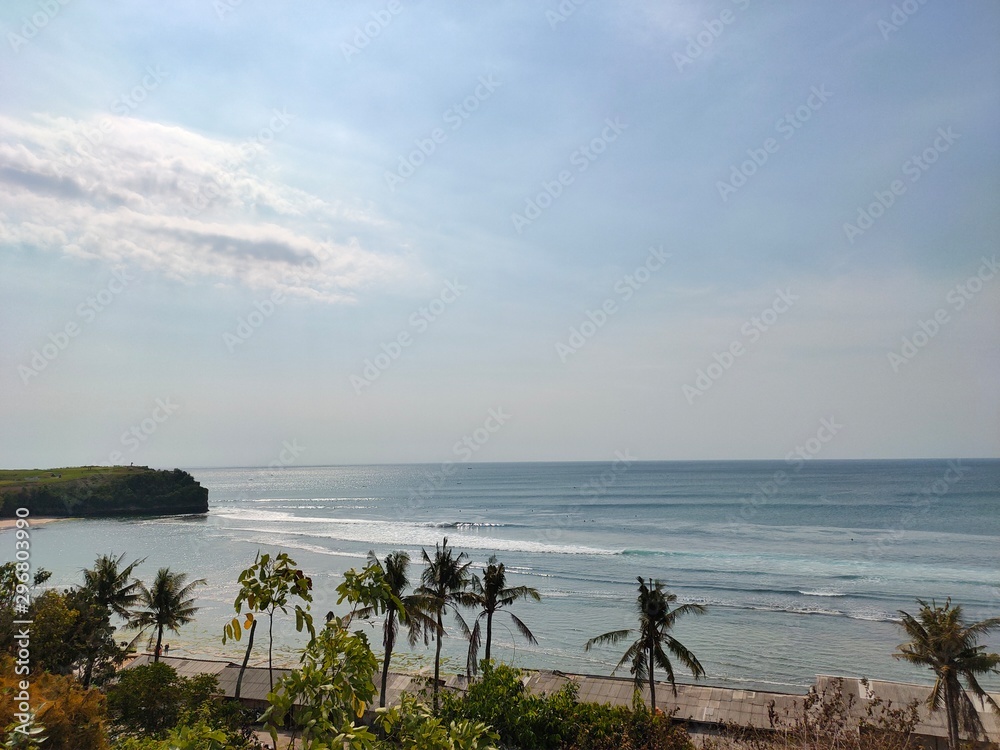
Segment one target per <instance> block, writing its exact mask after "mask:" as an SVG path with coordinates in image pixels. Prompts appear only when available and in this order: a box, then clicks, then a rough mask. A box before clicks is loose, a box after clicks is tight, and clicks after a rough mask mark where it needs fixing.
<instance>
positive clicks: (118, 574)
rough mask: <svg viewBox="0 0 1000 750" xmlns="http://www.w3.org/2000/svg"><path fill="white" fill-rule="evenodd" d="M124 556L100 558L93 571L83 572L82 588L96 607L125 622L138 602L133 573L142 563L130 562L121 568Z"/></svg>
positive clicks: (138, 583) (144, 559) (137, 585)
mask: <svg viewBox="0 0 1000 750" xmlns="http://www.w3.org/2000/svg"><path fill="white" fill-rule="evenodd" d="M124 559H125V553H124V552H123V553H122V554H120V555H118V557H114V556H113V555H100V556H99V557H98V558H97V560H95V561H94V567H93V568H90V569H85V570H84V571H83V587H84V588H85V589H86V590H87V591H88V592H89V593H90V594H91V596H92V597H93V600H94V602H95V603H96V604H98V605H100V606H102V607H104V608H105V609H107V610H108V612H109V613H110V612H113V613H114V614H116V615H118V616H119V617H121V618H123V619H125V620H128V619H129V617H131V615H132V609H133V608H134V607H135V605H136V604H138V602H139V587H140V586H141V585H142V584H141V583H140V582H139V581H138V580H136V579H135V578H133V576H132V573H133V572H134V571H135V569H136V568H137V567H138V566H139V565H141V564H142V563H144V562H145V561H146V558H143V559H142V560H134V561H133V562H131V563H129V564H128V565H126V566H125V567H121V564H122V561H123V560H124Z"/></svg>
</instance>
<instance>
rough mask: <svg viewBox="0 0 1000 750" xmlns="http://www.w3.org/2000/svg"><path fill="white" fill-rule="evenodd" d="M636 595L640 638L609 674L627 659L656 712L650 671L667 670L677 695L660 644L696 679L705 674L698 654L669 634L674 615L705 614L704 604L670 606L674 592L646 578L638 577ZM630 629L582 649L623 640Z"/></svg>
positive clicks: (670, 667)
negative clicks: (646, 690) (656, 669)
mask: <svg viewBox="0 0 1000 750" xmlns="http://www.w3.org/2000/svg"><path fill="white" fill-rule="evenodd" d="M637 580H638V581H639V597H638V599H637V600H636V609H637V610H638V614H639V637H638V638H637V639H636V640H635V641H634V642H633V643H632V645H631V646H629V648H628V650H627V651H626V652H625V654H624V655H623V656H622V658H621V660H620V661H619V662H618V665H617V666H616V667H615V668H614V670H613V671H612V673H611V674H614V673H615V672H617V671H618V669H620V668H621V666H622V665H623V664H625V663H626V662H631V667H630V669H629V671H630V672H632V677H633V679H634V680H635V688H636V690H642V687H643V682H645V681H647V680H648V682H649V703H650V708H651V710H652V711H653V712H654V713H655V712H656V682H655V680H654V678H653V672H654V670H655V668H656V667H660V669H662V670H664V671H665V672H666V673H667V680H668V681H669V682H670V686H671V687H672V688H673V689H674V695H677V685H676V684H675V683H674V667H673V664H671V663H670V657H668V656H667V653H666V651H664V650H663V647H664V646H666V648H667V651H669V652H670V653H671V654H673V655H674V657H676V658H677V660H678V661H680V663H681V664H683V665H684V666H685V667H687V668H688V669H689V670H691V674H692V675H694V677H695V679H697V678H698V677H700V676H702V675H703V674H705V669H704V668H703V667H702V666H701V662H699V661H698V659H697V657H695V655H694V654H693V653H691V652H690V651H688V649H687V648H685V647H684V645H683V644H682V643H681V642H680V641H678V640H677V639H676V638H674V637H673V636H672V635H670V630H671V628H673V626H674V623H676V622H677V618H679V617H681V616H682V615H686V614H688V613H693V614H696V615H701V614H704V613H705V607H703V606H702V605H700V604H682V605H681V606H680V607H677V608H675V609H671V608H670V605H671V604H673V603H674V602H675V601H677V595H676V594H671V593H669V592H668V591H666V589H665V588H664V586H663V584H662V583H660V581H653V580H652V579H650V580H649V582H648V583H647V582H646V581H645V580H643V579H642V577H641V576H640V577H639V578H638V579H637ZM633 632H635V631H633V630H612V631H611V632H610V633H604V634H603V635H599V636H597V637H595V638H591V639H590V640H589V641H587V643H586V645H584V647H583V648H584V651H589V650H590V649H591V647H592V646H595V645H597V644H603V643H618V642H619V641H622V640H625V639H626V638H628V637H629V636H631V635H632V633H633Z"/></svg>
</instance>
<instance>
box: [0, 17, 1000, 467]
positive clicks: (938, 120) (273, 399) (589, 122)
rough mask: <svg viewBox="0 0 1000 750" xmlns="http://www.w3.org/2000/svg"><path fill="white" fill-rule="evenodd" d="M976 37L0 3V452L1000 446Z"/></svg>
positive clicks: (983, 44)
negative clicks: (1, 425)
mask: <svg viewBox="0 0 1000 750" xmlns="http://www.w3.org/2000/svg"><path fill="white" fill-rule="evenodd" d="M998 38H1000V6H998V5H997V4H996V3H995V2H990V1H987V0H982V1H976V0H971V1H970V2H963V3H944V2H940V1H935V0H928V1H926V2H918V0H907V1H906V2H897V3H891V2H873V1H872V0H845V1H843V2H836V3H778V2H763V1H762V0H719V1H718V2H694V1H691V2H688V1H686V0H678V1H677V2H643V3H639V2H621V3H601V2H596V1H595V0H591V1H590V2H586V1H576V0H563V1H562V2H557V1H556V0H527V1H525V2H492V3H431V2H412V3H411V2H405V1H404V0H391V2H382V1H381V0H379V1H377V2H372V3H363V2H358V3H324V2H316V1H312V2H311V1H309V0H296V1H295V2H286V3H265V2H261V0H243V1H242V2H240V1H239V0H216V1H215V2H213V0H188V1H185V0H177V1H176V2H171V3H152V2H114V1H110V0H109V1H107V2H94V1H93V0H34V1H32V0H7V1H6V2H4V4H3V6H2V9H0V421H2V423H3V429H2V431H0V465H2V466H5V467H11V468H13V467H24V468H29V467H47V466H66V465H74V464H113V463H126V464H127V463H133V462H134V463H136V464H143V465H151V466H181V467H185V468H195V467H209V466H265V465H273V466H290V465H323V464H352V463H392V462H428V463H434V464H436V463H444V462H449V461H546V460H593V461H613V460H614V459H615V458H616V456H618V455H619V454H624V455H628V456H630V457H632V458H634V459H639V460H687V459H786V458H789V457H793V456H797V457H800V458H802V459H803V460H805V459H842V458H924V457H997V456H1000V390H998V387H997V386H998V377H997V374H998V373H1000V325H998V323H1000V266H998V265H997V258H998V238H1000V210H998V209H1000V158H998V157H1000V136H998V133H1000V130H998V127H997V125H998V122H1000V118H998V114H1000V99H998V94H1000V53H998V52H997V47H996V39H998Z"/></svg>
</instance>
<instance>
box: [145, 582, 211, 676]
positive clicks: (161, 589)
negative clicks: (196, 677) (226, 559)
mask: <svg viewBox="0 0 1000 750" xmlns="http://www.w3.org/2000/svg"><path fill="white" fill-rule="evenodd" d="M186 581H187V573H171V572H170V568H160V569H159V570H158V571H157V572H156V578H155V579H154V580H153V586H152V588H146V585H145V584H143V583H140V584H139V603H140V605H141V606H142V607H143V608H144V609H140V610H139V611H137V612H135V613H133V615H132V619H131V624H132V626H133V627H135V628H138V629H139V631H140V633H141V632H143V631H145V630H146V629H147V628H155V633H156V649H155V650H154V652H153V661H154V662H158V661H159V660H160V645H161V644H162V643H163V629H164V628H167V629H168V630H171V631H173V632H174V633H176V632H178V629H179V628H180V626H181V625H186V624H188V623H189V622H191V621H192V620H193V619H194V613H195V612H197V611H198V607H195V606H194V598H193V597H191V593H192V592H193V591H194V589H195V587H196V586H201V585H204V584H205V579H204V578H199V579H198V580H196V581H191V583H188V584H186V585H185V582H186ZM149 643H150V645H152V644H153V635H152V634H150V636H149Z"/></svg>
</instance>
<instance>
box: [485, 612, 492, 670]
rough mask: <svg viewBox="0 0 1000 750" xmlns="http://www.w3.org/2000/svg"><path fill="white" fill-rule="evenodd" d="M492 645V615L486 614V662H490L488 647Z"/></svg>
mask: <svg viewBox="0 0 1000 750" xmlns="http://www.w3.org/2000/svg"><path fill="white" fill-rule="evenodd" d="M492 643H493V613H492V612H487V613H486V661H489V660H490V645H491V644H492Z"/></svg>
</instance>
